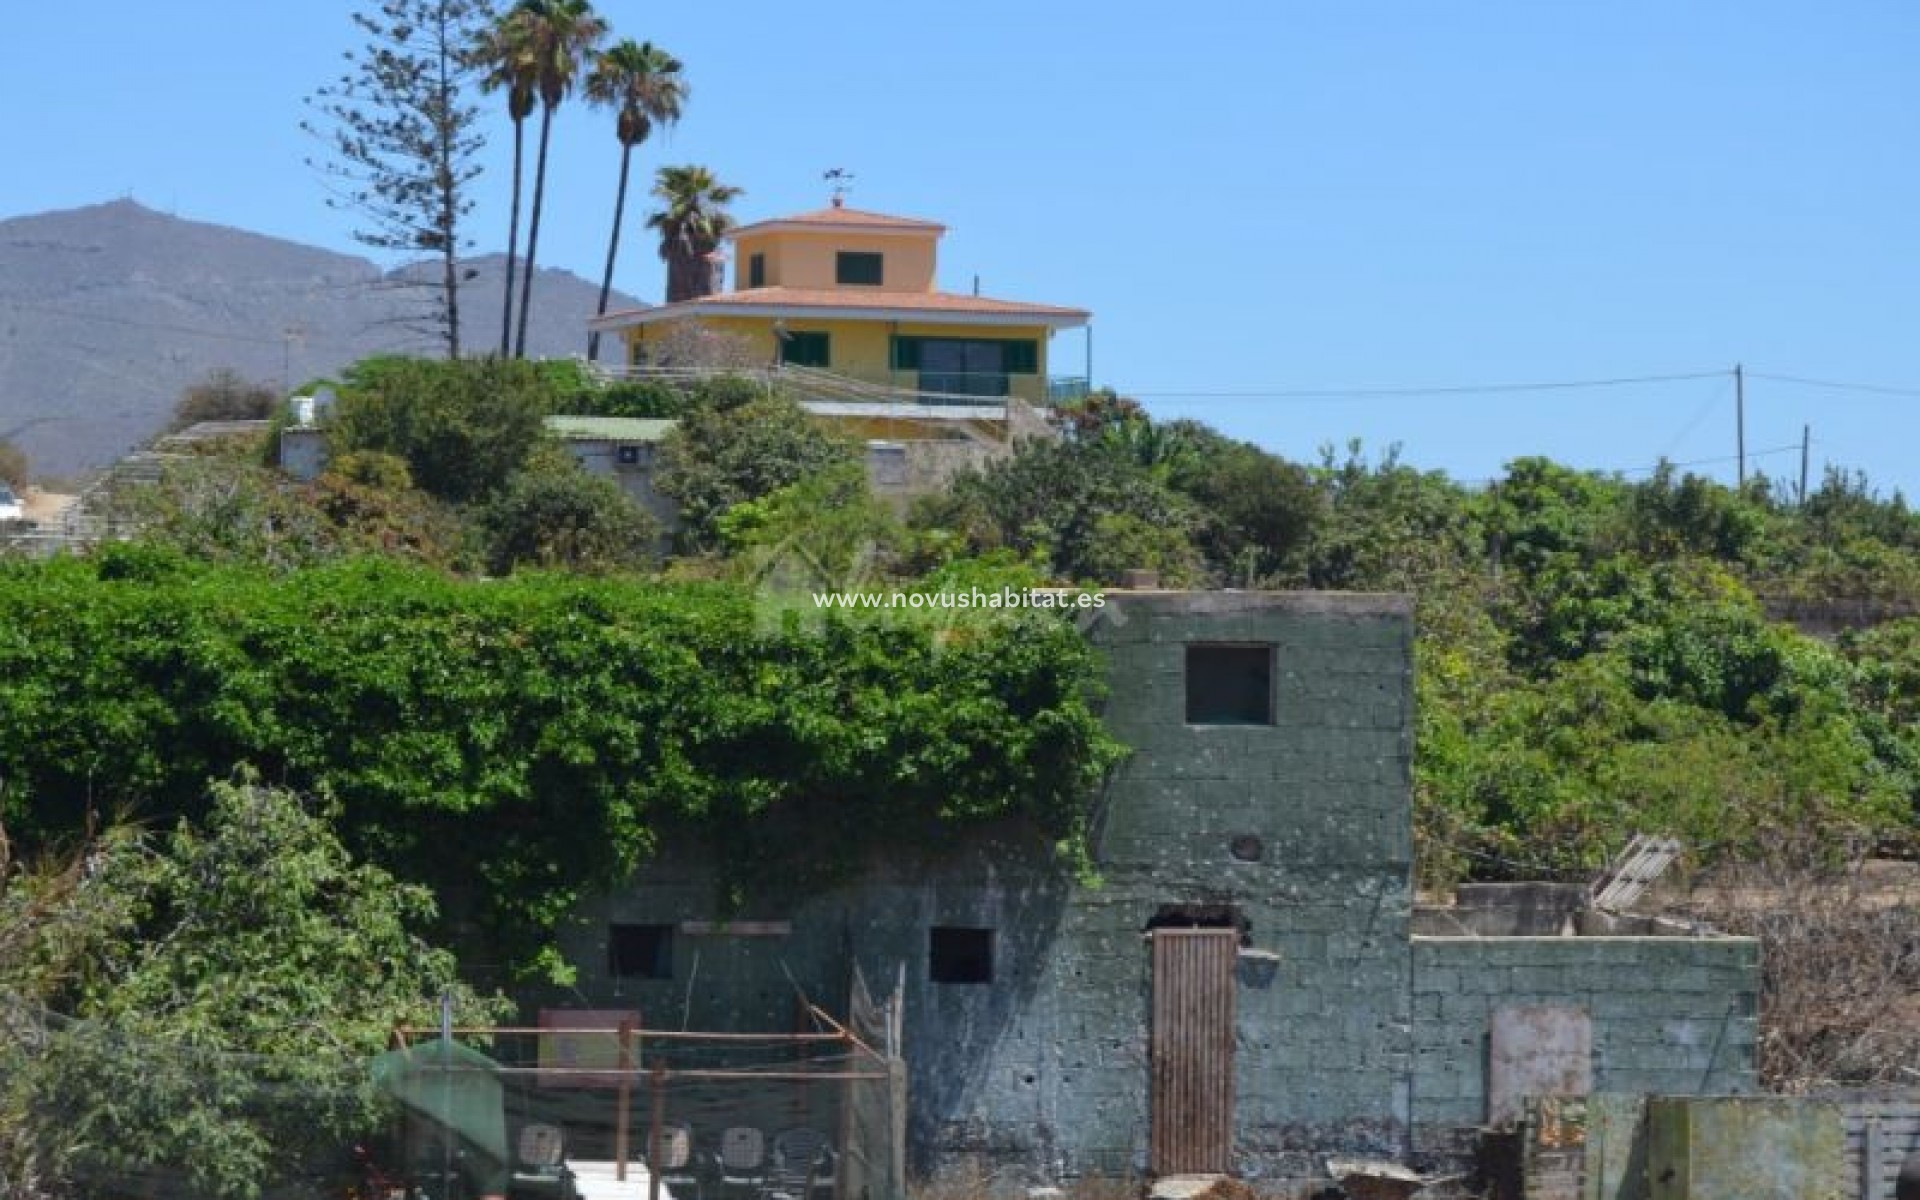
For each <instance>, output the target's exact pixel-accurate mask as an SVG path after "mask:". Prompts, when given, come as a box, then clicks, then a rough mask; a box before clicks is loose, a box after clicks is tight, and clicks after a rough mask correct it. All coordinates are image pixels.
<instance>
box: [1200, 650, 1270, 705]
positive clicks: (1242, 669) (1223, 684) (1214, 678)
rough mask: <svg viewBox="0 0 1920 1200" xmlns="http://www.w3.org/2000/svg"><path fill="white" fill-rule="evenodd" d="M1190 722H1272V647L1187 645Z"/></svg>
mask: <svg viewBox="0 0 1920 1200" xmlns="http://www.w3.org/2000/svg"><path fill="white" fill-rule="evenodd" d="M1187 724H1189V725H1271V724H1273V647H1272V646H1245V645H1242V646H1234V645H1218V644H1215V645H1207V644H1195V645H1190V646H1188V647H1187Z"/></svg>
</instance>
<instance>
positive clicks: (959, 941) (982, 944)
mask: <svg viewBox="0 0 1920 1200" xmlns="http://www.w3.org/2000/svg"><path fill="white" fill-rule="evenodd" d="M927 978H928V979H929V980H931V981H932V982H934V983H992V982H993V930H991V929H962V928H959V927H956V926H951V925H936V926H934V927H933V928H932V929H929V930H928V931H927Z"/></svg>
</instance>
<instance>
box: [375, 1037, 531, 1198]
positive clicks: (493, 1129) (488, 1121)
mask: <svg viewBox="0 0 1920 1200" xmlns="http://www.w3.org/2000/svg"><path fill="white" fill-rule="evenodd" d="M496 1071H497V1066H496V1064H495V1063H494V1061H493V1060H492V1059H490V1058H488V1057H487V1056H486V1055H484V1054H482V1053H480V1052H479V1051H478V1050H472V1049H469V1048H467V1047H466V1046H462V1045H461V1044H460V1043H458V1042H452V1041H432V1042H425V1043H423V1044H421V1045H417V1046H409V1047H407V1048H406V1049H404V1050H389V1051H387V1052H386V1053H385V1054H382V1055H380V1056H379V1057H377V1058H375V1059H374V1060H373V1082H374V1086H376V1087H378V1088H379V1089H380V1090H381V1091H382V1092H385V1093H386V1094H387V1095H389V1096H391V1097H393V1098H394V1099H395V1100H396V1101H398V1102H399V1103H400V1105H401V1106H402V1107H403V1108H405V1109H406V1111H407V1112H408V1113H409V1114H410V1115H412V1116H415V1117H420V1118H424V1119H425V1120H427V1121H429V1122H431V1123H432V1124H433V1125H435V1126H438V1127H439V1128H440V1129H441V1130H450V1131H451V1132H452V1133H453V1134H454V1136H455V1137H456V1138H458V1140H459V1142H460V1150H461V1158H462V1161H463V1163H464V1164H465V1165H464V1167H463V1169H462V1174H465V1175H467V1176H468V1177H469V1178H470V1179H474V1180H475V1181H477V1182H478V1181H484V1182H485V1183H491V1182H492V1181H493V1180H494V1179H496V1178H503V1177H504V1176H505V1173H506V1170H507V1162H508V1152H507V1116H506V1108H505V1106H504V1104H503V1103H502V1097H501V1088H500V1077H499V1075H498V1074H496ZM476 1160H477V1161H476Z"/></svg>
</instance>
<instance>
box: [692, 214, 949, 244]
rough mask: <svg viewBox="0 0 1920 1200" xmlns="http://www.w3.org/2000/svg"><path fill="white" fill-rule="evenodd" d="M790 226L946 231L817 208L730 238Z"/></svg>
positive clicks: (929, 224)
mask: <svg viewBox="0 0 1920 1200" xmlns="http://www.w3.org/2000/svg"><path fill="white" fill-rule="evenodd" d="M790 225H823V226H827V227H830V228H834V229H847V228H855V229H887V230H899V231H901V232H922V233H942V232H944V231H945V230H946V226H945V225H942V224H940V223H939V222H938V221H923V220H920V219H919V218H918V217H894V216H889V215H887V214H886V213H877V212H867V211H865V210H864V209H858V208H819V209H815V210H814V211H812V212H808V213H800V214H798V215H796V216H791V217H772V218H769V219H768V220H765V221H755V222H754V223H753V224H751V225H742V226H741V227H740V228H738V229H735V230H734V231H733V232H732V234H731V235H730V236H732V237H739V236H740V235H741V234H743V233H757V232H759V231H761V230H764V229H772V228H781V227H785V226H790Z"/></svg>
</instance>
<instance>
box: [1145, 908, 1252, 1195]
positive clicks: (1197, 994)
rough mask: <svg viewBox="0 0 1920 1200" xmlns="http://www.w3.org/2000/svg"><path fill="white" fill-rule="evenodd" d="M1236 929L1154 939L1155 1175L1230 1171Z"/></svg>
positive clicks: (1165, 932)
mask: <svg viewBox="0 0 1920 1200" xmlns="http://www.w3.org/2000/svg"><path fill="white" fill-rule="evenodd" d="M1239 949H1240V935H1239V933H1238V931H1236V930H1233V929H1156V930H1154V931H1153V1059H1152V1070H1153V1092H1152V1096H1151V1098H1150V1103H1151V1105H1152V1115H1153V1146H1152V1158H1151V1163H1152V1170H1153V1173H1154V1174H1155V1175H1216V1174H1217V1175H1224V1174H1227V1173H1228V1172H1230V1171H1231V1170H1232V1167H1233V1043H1234V1031H1233V1000H1234V983H1233V967H1234V961H1235V958H1236V957H1237V955H1238V954H1239Z"/></svg>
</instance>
